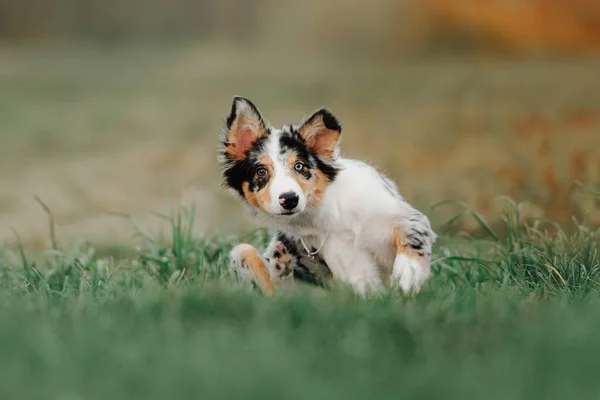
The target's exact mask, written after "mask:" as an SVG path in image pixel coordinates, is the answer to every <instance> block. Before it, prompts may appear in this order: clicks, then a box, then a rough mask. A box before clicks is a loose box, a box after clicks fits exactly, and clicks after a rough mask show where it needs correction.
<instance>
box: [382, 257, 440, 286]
mask: <svg viewBox="0 0 600 400" xmlns="http://www.w3.org/2000/svg"><path fill="white" fill-rule="evenodd" d="M430 275H431V272H430V270H429V263H428V262H427V260H426V259H425V257H423V256H418V255H412V254H398V255H397V256H396V260H395V262H394V270H393V271H392V276H391V284H392V287H395V288H400V289H401V290H402V292H403V293H404V294H406V295H410V294H417V293H418V292H419V291H420V290H421V287H422V286H423V284H424V283H425V282H426V281H427V279H428V278H429V276H430Z"/></svg>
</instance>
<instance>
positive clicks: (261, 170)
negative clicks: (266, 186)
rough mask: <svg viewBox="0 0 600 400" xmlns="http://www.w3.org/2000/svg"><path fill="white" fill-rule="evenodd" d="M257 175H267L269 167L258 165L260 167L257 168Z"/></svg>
mask: <svg viewBox="0 0 600 400" xmlns="http://www.w3.org/2000/svg"><path fill="white" fill-rule="evenodd" d="M256 175H258V176H260V177H264V176H267V169H266V168H265V167H258V169H257V170H256Z"/></svg>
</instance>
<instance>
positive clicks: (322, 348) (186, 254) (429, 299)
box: [0, 204, 600, 399]
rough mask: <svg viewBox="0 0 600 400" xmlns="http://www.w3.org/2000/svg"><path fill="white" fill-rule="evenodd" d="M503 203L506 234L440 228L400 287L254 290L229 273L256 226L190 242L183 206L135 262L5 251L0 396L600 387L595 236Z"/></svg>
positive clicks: (255, 239) (392, 393) (0, 262)
mask: <svg viewBox="0 0 600 400" xmlns="http://www.w3.org/2000/svg"><path fill="white" fill-rule="evenodd" d="M515 207H516V206H515V205H510V204H509V205H508V207H507V211H506V214H505V217H506V221H507V222H506V224H507V229H506V231H507V232H508V234H507V235H506V236H505V237H501V236H500V234H499V233H497V232H495V231H494V230H492V228H490V227H488V226H484V227H483V230H484V231H485V232H486V233H487V237H483V238H481V239H465V238H464V237H451V236H443V237H441V239H440V242H439V243H438V245H437V246H436V249H435V254H434V259H435V261H434V276H433V278H432V279H431V281H430V283H429V284H428V285H427V286H426V287H425V289H424V290H423V291H422V292H421V293H420V294H419V295H417V296H415V297H412V298H405V297H403V296H401V295H400V294H398V293H389V294H385V295H381V296H374V297H370V298H366V299H364V298H359V297H357V296H355V295H353V294H352V293H350V292H349V291H348V290H347V289H345V288H343V287H338V286H334V287H331V288H329V289H327V290H321V289H318V290H317V289H311V290H301V289H300V288H297V289H295V290H294V289H292V290H289V291H285V292H283V291H282V292H280V293H279V294H278V295H276V296H274V297H265V296H263V295H262V294H260V293H259V292H258V291H257V290H255V289H253V288H251V287H249V286H246V285H244V284H243V283H241V282H238V281H237V279H236V278H235V277H234V276H231V275H229V274H228V273H227V271H226V268H225V260H226V254H227V252H228V250H229V249H230V248H231V243H232V242H234V241H237V240H245V241H250V242H252V243H254V244H255V245H258V246H261V245H264V244H265V240H266V235H265V232H263V231H257V232H255V233H253V235H251V236H246V237H243V238H222V237H221V238H212V239H211V238H198V237H194V236H193V235H191V234H190V232H191V230H190V229H189V227H190V223H189V222H188V221H190V219H188V218H189V215H190V213H189V211H188V212H186V211H185V210H182V212H181V214H180V216H181V218H180V217H174V218H173V220H172V224H171V228H170V231H169V233H170V236H169V237H163V238H153V237H152V236H148V235H145V234H143V233H142V232H139V243H140V246H139V248H138V253H137V256H136V257H134V258H132V259H130V260H119V259H114V258H101V257H97V256H96V255H95V254H94V250H93V249H91V248H87V247H86V246H85V245H82V246H80V247H79V248H74V249H71V250H69V251H60V250H58V249H56V250H52V251H48V252H47V253H46V255H45V257H43V258H41V259H37V260H36V261H32V260H31V259H29V258H28V256H27V255H26V254H25V253H20V252H19V251H16V252H12V251H4V252H3V253H1V254H0V267H1V274H2V275H1V276H0V285H1V290H0V325H1V326H2V330H1V332H0V335H1V338H2V340H1V343H2V357H0V372H1V374H2V377H3V378H2V385H0V397H2V398H5V399H21V398H44V399H106V398H111V399H134V398H144V399H153V398H156V399H164V398H186V397H195V398H198V397H208V398H340V399H348V398H356V399H359V398H366V397H376V398H398V396H403V397H411V398H442V397H443V398H477V399H479V398H489V399H506V398H510V399H537V398H539V399H552V398H556V399H564V398H575V397H577V398H594V397H595V396H596V395H597V393H598V390H600V385H599V384H598V380H597V377H596V371H597V369H598V367H600V359H599V357H598V355H599V354H600V353H599V352H598V351H599V350H600V337H599V336H598V333H597V330H598V329H599V328H600V300H599V297H598V295H599V294H600V275H599V273H600V255H599V254H598V247H599V246H598V232H594V231H591V230H590V229H588V228H587V227H585V226H576V227H573V229H569V230H568V232H564V231H561V230H556V227H552V225H551V224H548V223H542V222H538V223H537V224H534V225H532V226H529V227H526V226H523V225H521V224H519V223H518V215H517V213H518V207H516V208H515ZM550 232H552V233H550ZM163 243H171V245H165V244H163Z"/></svg>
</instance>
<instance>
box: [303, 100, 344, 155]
mask: <svg viewBox="0 0 600 400" xmlns="http://www.w3.org/2000/svg"><path fill="white" fill-rule="evenodd" d="M298 133H299V134H300V137H301V138H302V140H304V142H305V143H306V144H307V145H308V147H310V148H311V149H312V151H314V152H315V153H316V154H317V155H318V156H322V157H326V158H334V157H335V154H336V149H337V147H338V143H339V141H340V136H341V134H342V126H341V125H340V123H339V122H338V120H337V118H335V117H334V116H333V114H331V113H330V112H329V111H327V110H326V109H324V108H322V109H320V110H318V111H316V112H315V113H314V114H313V115H311V116H310V117H309V118H308V119H307V120H306V121H305V122H304V123H303V124H302V125H301V126H300V129H298Z"/></svg>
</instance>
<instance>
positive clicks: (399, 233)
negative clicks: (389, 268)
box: [392, 226, 425, 267]
mask: <svg viewBox="0 0 600 400" xmlns="http://www.w3.org/2000/svg"><path fill="white" fill-rule="evenodd" d="M392 243H393V246H394V248H395V249H396V255H400V254H404V255H405V256H408V257H410V258H413V259H415V260H417V261H418V262H419V263H420V264H421V265H422V266H424V267H425V264H424V262H425V257H424V256H423V255H422V254H419V253H418V252H416V251H415V250H413V249H412V248H411V247H410V246H409V245H408V243H406V234H405V233H404V230H403V229H402V228H400V227H398V226H397V227H395V228H394V232H393V234H392Z"/></svg>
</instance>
